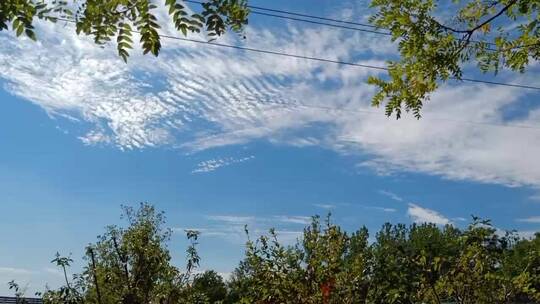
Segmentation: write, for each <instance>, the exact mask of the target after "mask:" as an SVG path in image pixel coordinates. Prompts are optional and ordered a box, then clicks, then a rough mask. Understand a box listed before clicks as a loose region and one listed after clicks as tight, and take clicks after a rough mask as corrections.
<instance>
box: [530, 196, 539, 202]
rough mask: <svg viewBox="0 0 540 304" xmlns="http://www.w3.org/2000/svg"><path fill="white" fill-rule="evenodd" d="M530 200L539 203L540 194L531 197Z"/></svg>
mask: <svg viewBox="0 0 540 304" xmlns="http://www.w3.org/2000/svg"><path fill="white" fill-rule="evenodd" d="M529 199H530V200H532V201H539V202H540V194H535V195H531V196H529Z"/></svg>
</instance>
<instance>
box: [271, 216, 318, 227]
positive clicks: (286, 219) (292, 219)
mask: <svg viewBox="0 0 540 304" xmlns="http://www.w3.org/2000/svg"><path fill="white" fill-rule="evenodd" d="M274 219H276V220H277V221H280V222H283V223H291V224H302V225H308V224H310V223H311V217H310V216H290V215H278V216H274Z"/></svg>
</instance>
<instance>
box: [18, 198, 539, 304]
mask: <svg viewBox="0 0 540 304" xmlns="http://www.w3.org/2000/svg"><path fill="white" fill-rule="evenodd" d="M124 216H125V218H126V219H127V220H128V221H127V222H128V226H127V227H125V228H122V227H119V226H109V227H107V228H106V231H105V233H104V234H103V235H101V236H99V237H98V240H97V242H95V243H93V244H90V245H88V247H87V249H86V256H85V261H86V263H85V266H84V268H83V271H82V272H81V273H80V274H76V275H73V277H72V278H70V276H69V275H68V268H69V266H70V264H71V263H72V259H71V258H70V257H62V256H61V255H59V254H57V255H56V257H55V259H54V260H53V261H52V262H53V263H54V264H56V265H57V266H58V267H60V269H61V270H62V272H63V274H64V276H65V284H64V286H62V287H60V288H58V289H49V290H46V291H45V292H44V293H43V294H42V295H40V296H41V297H42V298H43V300H44V302H45V303H46V304H105V303H106V304H109V303H125V304H139V303H140V304H143V303H144V304H148V303H155V304H158V303H159V304H180V303H183V304H209V303H227V304H233V303H241V304H248V303H249V304H251V303H258V304H268V303H284V304H287V303H290V304H343V303H344V304H347V303H349V304H356V303H362V304H367V303H369V304H388V303H391V304H412V303H426V304H428V303H430V304H442V303H458V304H506V303H538V302H539V301H540V233H539V234H536V235H535V236H534V237H533V238H532V239H523V238H520V237H519V236H518V235H516V234H515V233H511V232H507V233H506V234H501V233H500V232H499V231H498V230H497V229H495V228H494V227H493V226H492V225H491V223H490V222H489V221H486V220H480V219H478V218H474V219H473V221H472V223H471V224H470V225H469V226H468V227H466V228H464V229H459V228H457V227H455V226H453V225H446V226H444V227H441V226H436V225H435V224H427V223H426V224H412V225H404V224H396V225H392V224H384V225H383V226H382V228H381V229H380V230H379V232H377V233H376V234H375V236H374V238H370V235H369V232H368V229H367V228H365V227H361V228H359V229H358V230H356V231H352V232H347V231H345V230H343V229H342V228H341V227H340V226H338V225H336V224H333V223H332V222H331V221H330V216H328V217H327V218H326V219H325V220H324V221H321V220H320V218H319V217H313V220H312V223H311V224H310V225H309V226H307V227H305V229H304V231H303V233H302V235H301V236H300V237H299V238H298V239H297V241H296V243H294V244H292V245H284V244H282V243H281V242H280V241H279V235H278V233H276V231H274V230H273V229H271V230H270V231H269V233H268V234H267V235H262V236H260V237H257V238H256V239H253V240H252V239H250V238H249V233H248V241H247V243H246V247H245V255H244V258H243V260H242V261H241V262H240V264H239V266H238V267H237V268H236V269H235V270H234V272H233V273H232V275H231V277H230V279H229V280H228V281H227V282H225V281H224V280H223V278H222V277H221V276H220V275H218V274H217V273H216V272H215V271H211V270H209V271H205V272H202V273H201V272H197V271H196V268H197V267H198V265H199V261H200V258H199V256H198V253H197V250H196V245H197V238H198V235H199V234H198V233H197V232H194V231H188V232H187V236H188V238H189V239H190V240H191V243H190V245H189V246H188V249H187V251H186V254H187V265H186V267H185V269H180V268H178V267H177V266H175V265H173V264H172V262H171V256H172V254H171V252H170V251H169V249H168V243H169V241H170V236H171V230H169V229H167V228H165V217H164V215H163V213H160V212H157V211H156V210H155V209H154V207H152V206H151V205H149V204H141V205H140V207H139V208H138V209H133V208H124ZM246 231H247V230H246ZM9 285H10V287H11V288H12V289H13V290H14V292H15V295H16V296H17V297H18V298H21V299H23V298H24V294H23V292H22V290H21V289H20V288H19V286H18V284H17V283H16V282H13V281H12V282H10V283H9ZM21 303H23V302H21Z"/></svg>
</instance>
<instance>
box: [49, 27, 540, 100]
mask: <svg viewBox="0 0 540 304" xmlns="http://www.w3.org/2000/svg"><path fill="white" fill-rule="evenodd" d="M57 20H61V21H66V22H71V23H75V21H74V20H70V19H65V18H57ZM132 32H133V33H137V34H140V32H138V31H132ZM160 37H163V38H167V39H171V40H178V41H185V42H192V43H197V44H204V45H211V46H217V47H224V48H230V49H236V50H243V51H249V52H255V53H262V54H269V55H276V56H282V57H290V58H296V59H304V60H311V61H318V62H326V63H334V64H339V65H347V66H354V67H360V68H366V69H373V70H379V71H389V68H388V67H383V66H376V65H369V64H362V63H356V62H350V61H343V60H334V59H328V58H320V57H313V56H304V55H298V54H290V53H285V52H281V51H271V50H263V49H258V48H252V47H246V46H239V45H232V44H226V43H219V42H213V41H206V40H199V39H192V38H185V37H178V36H171V35H166V34H160ZM450 78H451V79H453V80H456V81H466V82H474V83H484V84H490V85H498V86H506V87H514V88H521V89H529V90H538V91H540V86H532V85H524V84H515V83H508V82H498V81H488V80H481V79H474V78H457V77H450Z"/></svg>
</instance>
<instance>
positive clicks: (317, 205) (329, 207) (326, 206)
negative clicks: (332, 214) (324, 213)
mask: <svg viewBox="0 0 540 304" xmlns="http://www.w3.org/2000/svg"><path fill="white" fill-rule="evenodd" d="M313 206H315V207H317V208H321V209H335V208H336V205H333V204H314V205H313Z"/></svg>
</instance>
